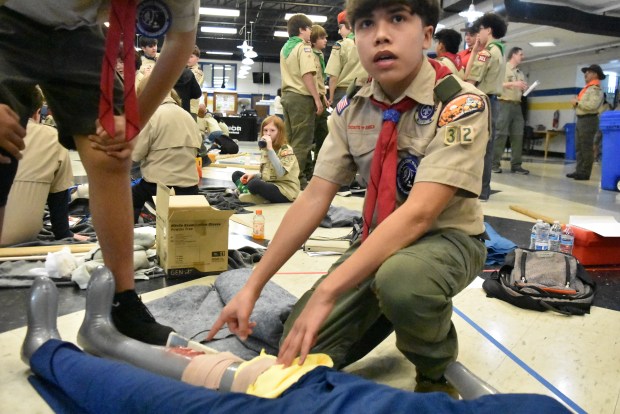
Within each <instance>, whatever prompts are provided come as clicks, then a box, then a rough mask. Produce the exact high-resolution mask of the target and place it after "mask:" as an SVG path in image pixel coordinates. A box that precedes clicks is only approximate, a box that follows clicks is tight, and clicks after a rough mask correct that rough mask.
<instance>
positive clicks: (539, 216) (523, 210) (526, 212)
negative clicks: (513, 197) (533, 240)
mask: <svg viewBox="0 0 620 414" xmlns="http://www.w3.org/2000/svg"><path fill="white" fill-rule="evenodd" d="M509 207H510V209H511V210H513V211H516V212H517V213H521V214H524V215H526V216H528V217H531V218H533V219H536V220H538V219H541V220H542V221H546V222H547V223H549V224H553V222H554V221H555V219H553V218H551V217H547V216H543V215H542V214H538V213H536V212H535V211H532V210H529V209H527V208H525V207H521V206H515V205H511V206H509Z"/></svg>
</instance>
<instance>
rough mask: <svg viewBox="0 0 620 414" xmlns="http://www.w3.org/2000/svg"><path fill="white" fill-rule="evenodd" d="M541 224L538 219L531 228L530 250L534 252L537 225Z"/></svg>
mask: <svg viewBox="0 0 620 414" xmlns="http://www.w3.org/2000/svg"><path fill="white" fill-rule="evenodd" d="M539 223H540V224H542V220H541V219H538V220H536V223H534V226H532V233H531V234H530V249H531V250H534V248H535V247H536V229H537V228H538V227H537V226H538V224H539Z"/></svg>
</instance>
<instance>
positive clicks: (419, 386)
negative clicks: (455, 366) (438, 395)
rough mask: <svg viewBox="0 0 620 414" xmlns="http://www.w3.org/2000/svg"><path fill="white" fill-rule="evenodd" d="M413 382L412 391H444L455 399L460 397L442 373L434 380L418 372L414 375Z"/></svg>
mask: <svg viewBox="0 0 620 414" xmlns="http://www.w3.org/2000/svg"><path fill="white" fill-rule="evenodd" d="M415 382H416V384H415V388H414V390H413V391H414V392H423V393H426V392H445V393H446V394H448V395H449V396H450V397H452V398H454V399H455V400H458V399H459V398H460V395H459V392H458V391H457V390H456V388H454V386H453V385H452V384H450V383H449V382H448V380H447V379H446V378H445V377H444V376H443V375H442V376H441V378H439V379H436V380H435V379H432V378H429V377H427V376H426V375H424V374H420V373H418V374H417V375H416V377H415Z"/></svg>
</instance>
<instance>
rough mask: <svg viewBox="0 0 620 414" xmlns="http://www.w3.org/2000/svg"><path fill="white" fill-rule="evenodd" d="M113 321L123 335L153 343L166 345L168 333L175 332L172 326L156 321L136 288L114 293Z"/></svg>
mask: <svg viewBox="0 0 620 414" xmlns="http://www.w3.org/2000/svg"><path fill="white" fill-rule="evenodd" d="M112 322H114V326H116V329H118V331H119V332H120V333H122V334H123V335H125V336H128V337H130V338H133V339H135V340H138V341H140V342H145V343H147V344H151V345H162V346H163V345H166V342H167V341H168V335H169V334H170V332H174V329H172V328H171V327H169V326H164V325H160V324H158V323H157V321H155V318H154V317H153V315H152V314H151V312H149V310H148V308H147V307H146V306H145V305H144V303H142V299H141V298H140V297H139V296H138V294H137V293H136V291H135V290H126V291H124V292H121V293H116V294H115V295H114V301H113V302H112Z"/></svg>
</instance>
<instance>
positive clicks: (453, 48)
mask: <svg viewBox="0 0 620 414" xmlns="http://www.w3.org/2000/svg"><path fill="white" fill-rule="evenodd" d="M433 37H434V38H435V40H437V42H439V43H442V44H443V46H444V47H445V48H446V50H447V51H448V52H450V53H456V52H458V51H459V46H460V45H461V41H462V40H463V37H462V36H461V34H460V33H459V32H457V31H456V30H453V29H442V30H440V31H438V32H437V33H435V36H433Z"/></svg>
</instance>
